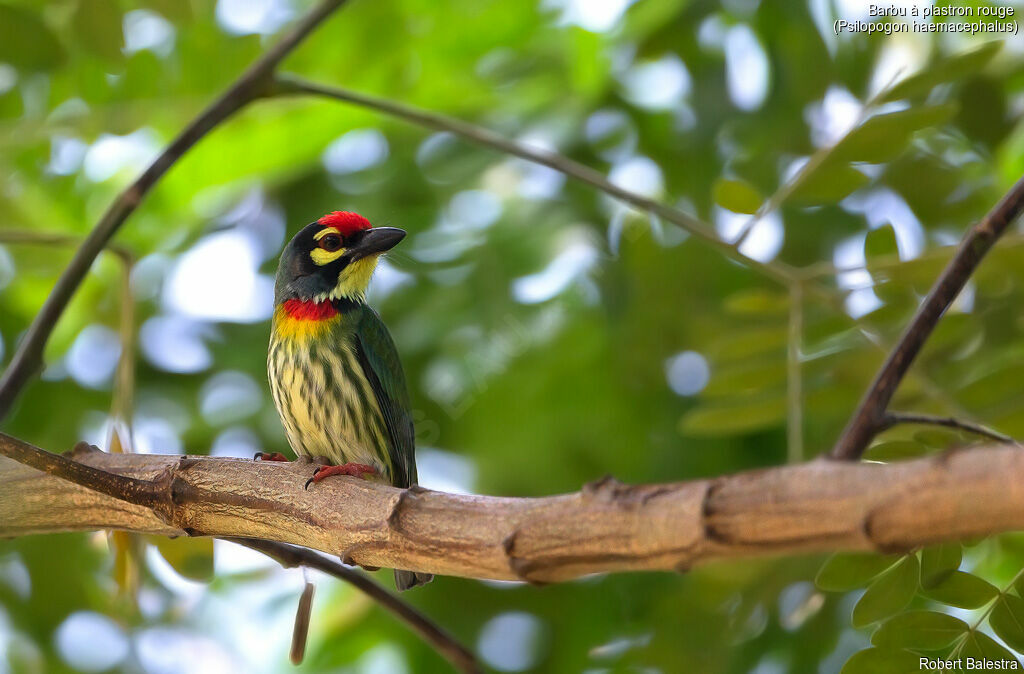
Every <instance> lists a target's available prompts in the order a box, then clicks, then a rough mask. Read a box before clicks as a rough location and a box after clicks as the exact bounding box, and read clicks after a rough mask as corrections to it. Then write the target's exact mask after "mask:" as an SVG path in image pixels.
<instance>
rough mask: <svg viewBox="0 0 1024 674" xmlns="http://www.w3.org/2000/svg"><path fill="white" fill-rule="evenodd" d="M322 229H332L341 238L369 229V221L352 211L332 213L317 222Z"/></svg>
mask: <svg viewBox="0 0 1024 674" xmlns="http://www.w3.org/2000/svg"><path fill="white" fill-rule="evenodd" d="M317 222H318V223H319V224H321V225H323V226H324V227H333V228H334V229H336V230H338V232H340V233H341V235H342V236H348V235H349V234H353V233H355V232H358V231H360V230H363V229H370V221H369V220H367V219H366V218H364V217H363V216H361V215H359V214H358V213H353V212H352V211H334V212H333V213H328V214H327V215H325V216H324V217H322V218H320V219H319V220H317Z"/></svg>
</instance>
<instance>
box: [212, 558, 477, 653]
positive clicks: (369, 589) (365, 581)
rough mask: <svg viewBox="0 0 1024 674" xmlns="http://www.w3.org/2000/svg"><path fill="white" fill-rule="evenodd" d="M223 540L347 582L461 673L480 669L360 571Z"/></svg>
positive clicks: (431, 625)
mask: <svg viewBox="0 0 1024 674" xmlns="http://www.w3.org/2000/svg"><path fill="white" fill-rule="evenodd" d="M224 540H226V541H231V542H232V543H238V544H239V545H244V546H245V547H247V548H252V549H253V550H257V551H259V552H262V553H263V554H265V555H266V556H267V557H270V558H271V559H273V560H274V561H276V562H277V563H279V564H280V565H281V566H283V567H285V568H286V569H287V568H294V567H299V566H305V567H307V568H310V569H316V570H317V571H323V572H324V573H326V574H328V575H331V576H334V577H335V578H339V579H341V580H344V581H345V582H347V583H350V584H351V585H353V586H354V587H356V588H358V589H360V590H362V591H363V592H365V593H366V594H367V595H369V596H370V597H371V598H372V599H373V600H374V601H376V602H377V603H378V604H379V605H380V606H381V607H382V608H384V609H386V610H387V611H389V612H391V613H392V614H393V615H395V616H396V617H398V618H399V619H400V620H401V621H402V622H404V623H405V624H406V625H408V626H409V627H411V628H412V630H413V631H414V632H416V633H417V634H419V635H420V636H421V637H422V638H423V639H424V640H425V641H426V642H428V643H429V644H431V645H432V646H433V647H434V649H435V650H437V651H438V652H439V653H441V654H442V655H443V656H444V657H445V658H447V659H448V661H449V662H451V663H452V665H454V666H455V667H456V669H458V670H459V671H461V672H478V671H480V665H479V664H478V663H477V661H476V656H474V655H473V653H472V652H470V650H469V649H467V648H466V647H465V646H463V645H462V644H460V643H459V642H458V641H456V639H455V638H454V637H452V636H451V635H450V634H448V633H447V632H446V631H444V630H443V629H441V628H440V627H439V626H438V625H437V624H435V623H434V622H433V621H431V620H430V619H429V618H427V617H426V616H424V615H423V614H422V613H420V612H419V611H417V610H416V609H415V608H413V607H412V606H410V605H409V604H407V603H406V602H404V601H402V600H401V599H399V598H398V597H396V596H395V595H393V594H392V593H390V592H388V591H387V590H385V589H384V588H383V587H381V586H380V585H378V584H377V583H375V582H373V581H372V580H370V579H369V578H368V577H367V576H366V574H364V573H362V572H361V571H357V570H355V569H350V568H349V567H347V566H345V565H344V564H341V563H339V562H336V561H334V560H333V559H328V558H327V557H324V556H323V555H322V554H320V553H318V552H315V551H313V550H310V549H308V548H300V547H297V546H294V545H288V544H287V543H277V542H275V541H265V540H258V539H254V538H225V539H224Z"/></svg>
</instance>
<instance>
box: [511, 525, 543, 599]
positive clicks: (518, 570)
mask: <svg viewBox="0 0 1024 674" xmlns="http://www.w3.org/2000/svg"><path fill="white" fill-rule="evenodd" d="M518 537H519V528H518V527H516V528H515V529H514V530H513V531H512V533H510V534H509V535H508V536H506V537H505V539H504V540H503V541H502V542H501V549H502V550H503V551H504V552H505V557H506V558H507V559H508V568H509V569H510V570H511V571H512V573H514V574H516V576H518V577H519V579H520V580H522V581H525V582H527V583H529V584H530V585H534V586H537V587H540V586H542V585H546V583H542V582H540V581H538V580H536V579H534V578H531V577H530V571H532V570H533V569H534V568H535V566H536V565H535V564H531V563H530V562H528V561H526V560H525V559H520V558H519V557H516V553H515V548H516V538H518Z"/></svg>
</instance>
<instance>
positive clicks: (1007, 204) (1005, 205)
mask: <svg viewBox="0 0 1024 674" xmlns="http://www.w3.org/2000/svg"><path fill="white" fill-rule="evenodd" d="M1022 209H1024V178H1021V179H1020V180H1019V181H1018V182H1017V184H1016V185H1014V186H1013V187H1012V188H1011V189H1010V191H1009V192H1007V193H1006V195H1005V196H1003V198H1002V199H1001V200H1000V201H999V203H998V204H996V206H995V208H993V209H992V210H991V211H989V213H988V215H986V216H985V218H984V219H983V220H982V221H981V222H979V223H978V224H977V225H975V226H974V227H972V228H971V229H970V230H968V232H967V234H966V235H965V236H964V238H963V241H962V242H961V243H960V247H959V248H958V249H957V252H956V255H954V256H953V259H952V260H950V262H949V264H948V265H947V266H946V268H945V270H943V272H942V274H941V275H940V276H939V278H938V280H937V281H936V282H935V285H934V286H932V289H931V291H930V292H929V293H928V296H927V297H926V298H925V300H924V302H923V303H922V304H921V306H920V307H918V310H917V313H916V314H915V315H914V318H913V319H912V320H911V322H910V325H909V326H907V329H906V331H905V332H904V333H903V336H902V337H901V338H900V341H899V342H898V343H897V345H896V348H895V349H893V350H892V352H891V353H890V354H889V357H888V358H887V359H886V361H885V363H884V364H883V365H882V369H881V370H879V372H878V374H877V375H876V376H875V380H874V381H873V382H872V383H871V386H870V387H869V388H868V390H867V393H865V395H864V398H863V399H862V400H861V402H860V405H859V406H858V407H857V410H856V412H854V414H853V416H852V417H851V419H850V422H849V424H847V426H846V429H845V430H844V431H843V434H842V436H840V438H839V441H838V442H837V443H836V445H835V447H834V448H833V449H832V453H831V456H832V458H834V459H841V460H846V461H855V460H857V459H859V458H860V457H861V455H862V454H863V453H864V450H865V449H866V448H867V446H868V443H869V442H871V438H873V437H874V436H875V434H876V433H877V432H878V426H879V423H881V421H882V420H883V419H884V416H885V410H886V408H887V407H888V406H889V402H890V401H891V400H892V396H893V394H894V393H895V392H896V387H897V386H899V383H900V381H902V380H903V377H904V375H906V373H907V370H909V369H910V365H911V363H913V362H914V358H915V357H917V354H918V353H919V352H920V351H921V347H922V346H924V343H925V341H926V340H927V339H928V336H929V335H930V334H931V332H932V330H933V329H934V328H935V325H936V324H937V323H938V322H939V319H940V318H941V317H942V314H943V313H945V311H946V309H948V308H949V305H950V304H952V303H953V300H955V299H956V296H957V295H958V294H959V293H960V291H961V290H962V289H963V287H964V285H965V284H966V283H967V280H968V279H969V278H970V277H971V274H972V273H973V272H974V270H975V269H976V268H977V267H978V264H979V263H980V262H981V260H982V258H984V257H985V254H986V253H987V252H988V251H989V250H990V249H991V248H992V246H993V245H995V243H996V241H997V240H998V239H999V237H1000V235H1002V233H1003V232H1004V231H1006V228H1007V227H1008V226H1009V225H1010V223H1011V222H1013V221H1014V220H1015V219H1016V218H1017V216H1018V215H1020V212H1021V210H1022Z"/></svg>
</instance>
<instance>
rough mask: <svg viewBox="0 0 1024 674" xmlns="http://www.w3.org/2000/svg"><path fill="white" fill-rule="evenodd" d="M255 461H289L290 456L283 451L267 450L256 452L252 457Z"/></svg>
mask: <svg viewBox="0 0 1024 674" xmlns="http://www.w3.org/2000/svg"><path fill="white" fill-rule="evenodd" d="M252 460H253V461H287V460H288V457H287V456H285V455H284V454H282V453H281V452H273V453H270V454H268V453H267V452H256V456H254V457H252Z"/></svg>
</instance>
